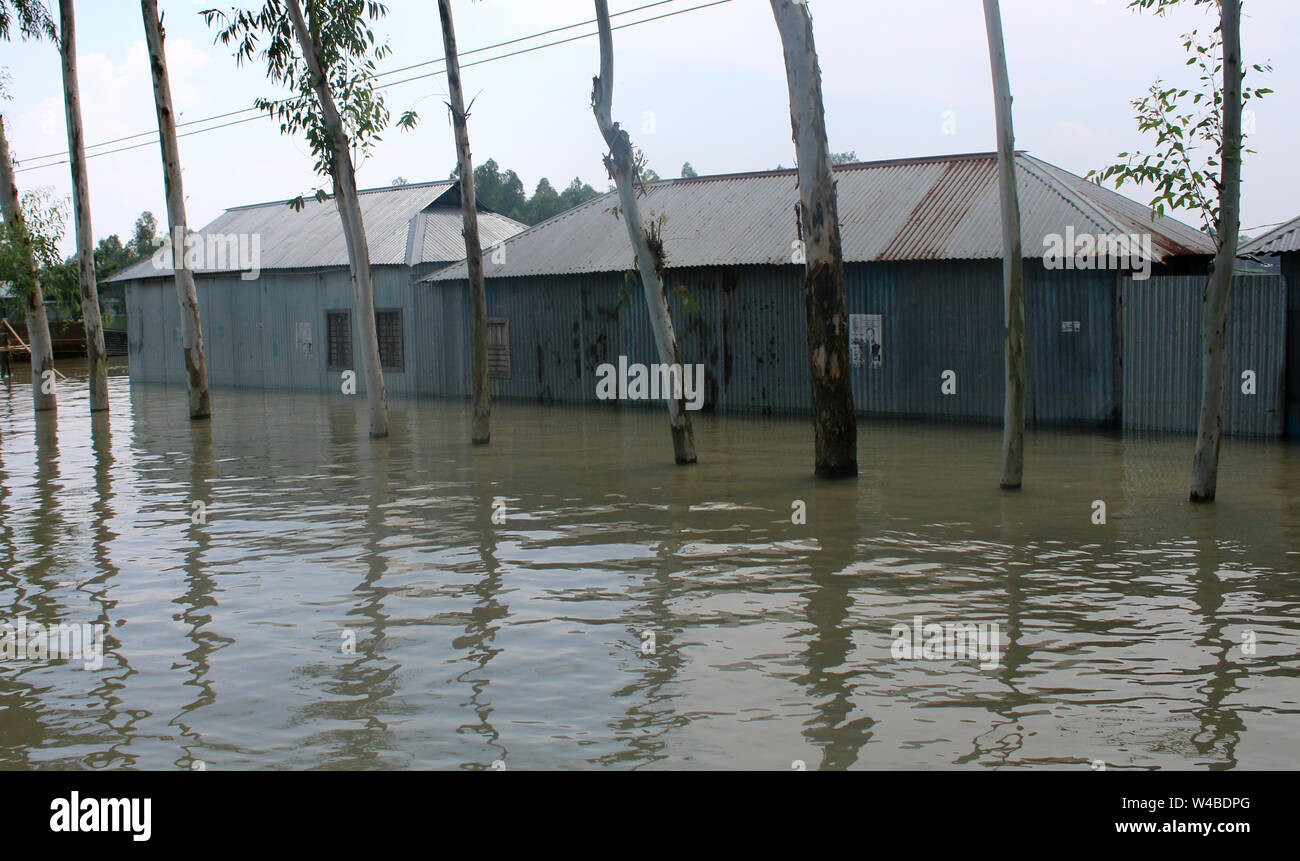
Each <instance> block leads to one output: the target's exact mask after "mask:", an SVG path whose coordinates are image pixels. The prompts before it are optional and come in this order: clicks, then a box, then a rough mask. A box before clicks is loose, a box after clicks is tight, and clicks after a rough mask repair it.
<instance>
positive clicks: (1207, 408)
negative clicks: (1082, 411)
mask: <svg viewBox="0 0 1300 861" xmlns="http://www.w3.org/2000/svg"><path fill="white" fill-rule="evenodd" d="M1219 15H1220V30H1221V33H1222V36H1223V137H1222V142H1221V150H1220V155H1219V163H1220V164H1221V165H1222V166H1223V174H1222V176H1221V180H1222V184H1221V185H1220V191H1219V223H1218V224H1217V225H1215V227H1216V229H1217V230H1218V234H1219V235H1218V237H1217V238H1218V241H1219V250H1218V253H1217V254H1215V256H1214V269H1213V270H1212V271H1211V273H1210V279H1209V283H1207V284H1206V287H1205V300H1204V304H1203V307H1202V319H1201V343H1202V365H1201V369H1202V378H1201V418H1200V422H1199V423H1198V425H1197V429H1196V450H1195V452H1194V453H1193V455H1192V486H1191V491H1190V492H1189V494H1188V497H1189V498H1190V499H1191V501H1192V502H1212V501H1213V500H1214V494H1215V490H1216V489H1217V487H1218V482H1219V440H1220V438H1221V437H1222V434H1223V389H1224V361H1225V358H1226V357H1225V354H1224V329H1225V327H1226V325H1227V317H1228V293H1229V291H1230V290H1231V288H1232V270H1233V267H1234V266H1235V265H1236V260H1237V234H1238V231H1239V230H1240V229H1241V220H1240V219H1241V214H1240V205H1241V0H1221V2H1220V4H1219Z"/></svg>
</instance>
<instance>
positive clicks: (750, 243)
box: [425, 153, 1278, 435]
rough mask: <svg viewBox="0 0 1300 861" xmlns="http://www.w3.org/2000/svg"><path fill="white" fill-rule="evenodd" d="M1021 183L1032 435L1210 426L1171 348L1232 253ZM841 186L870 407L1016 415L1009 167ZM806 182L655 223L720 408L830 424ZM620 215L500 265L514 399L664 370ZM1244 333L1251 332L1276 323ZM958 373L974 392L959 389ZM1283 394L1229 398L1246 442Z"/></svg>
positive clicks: (763, 188)
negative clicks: (1005, 255) (1007, 260)
mask: <svg viewBox="0 0 1300 861" xmlns="http://www.w3.org/2000/svg"><path fill="white" fill-rule="evenodd" d="M1016 169H1017V179H1018V186H1019V197H1020V214H1021V230H1022V236H1023V242H1022V246H1023V249H1024V253H1025V255H1026V260H1025V299H1026V313H1027V318H1028V319H1027V336H1026V341H1027V344H1026V347H1027V362H1028V420H1029V422H1030V423H1033V424H1038V425H1046V424H1067V425H1085V426H1105V427H1115V426H1121V425H1124V426H1129V427H1139V428H1147V429H1158V430H1190V429H1192V428H1194V422H1195V412H1196V408H1197V407H1198V405H1199V398H1200V388H1199V386H1200V365H1199V358H1197V357H1196V355H1193V357H1192V358H1191V359H1190V360H1188V362H1187V367H1186V368H1182V367H1179V368H1177V369H1175V368H1172V367H1170V365H1171V364H1172V362H1173V360H1172V359H1171V358H1170V357H1171V356H1174V355H1177V356H1179V357H1180V358H1179V359H1178V361H1182V358H1181V357H1182V354H1181V353H1178V352H1177V351H1175V350H1174V349H1173V348H1174V347H1179V348H1181V347H1182V346H1183V345H1184V344H1185V345H1186V346H1188V347H1190V348H1192V350H1193V352H1194V351H1195V347H1194V345H1193V343H1192V339H1199V333H1200V329H1199V323H1198V322H1195V321H1194V320H1193V315H1195V314H1199V308H1200V296H1201V290H1202V289H1203V287H1204V283H1205V273H1206V272H1207V268H1208V266H1209V263H1210V260H1211V255H1212V253H1213V251H1214V248H1213V245H1212V244H1211V243H1210V241H1209V240H1208V239H1207V237H1206V236H1205V235H1204V234H1203V233H1201V232H1200V231H1198V230H1195V229H1193V228H1191V227H1188V226H1187V225H1185V224H1183V223H1181V222H1179V221H1176V220H1174V219H1172V218H1168V217H1155V216H1154V215H1153V213H1152V212H1151V210H1150V209H1149V208H1147V207H1145V206H1142V205H1140V204H1138V203H1135V202H1134V201H1132V200H1130V199H1128V198H1126V197H1124V196H1122V195H1120V194H1117V193H1115V192H1113V191H1110V190H1108V189H1104V188H1101V187H1100V186H1098V185H1096V184H1094V183H1091V182H1087V181H1085V180H1084V179H1083V178H1081V177H1079V176H1077V175H1075V174H1072V173H1070V172H1068V171H1065V170H1063V169H1061V168H1058V167H1055V166H1054V165H1051V164H1048V163H1047V162H1044V161H1041V160H1039V159H1037V158H1034V157H1032V156H1030V155H1028V154H1025V153H1017V155H1016ZM835 175H836V180H837V186H838V197H839V215H840V220H841V232H842V240H843V253H844V259H845V263H846V265H845V288H846V294H847V305H848V312H849V316H850V339H851V342H852V345H853V353H852V364H853V367H852V370H851V374H852V385H853V393H854V403H855V405H856V407H857V409H858V410H859V412H861V413H863V414H866V415H873V416H882V415H884V416H899V417H951V418H957V419H965V420H974V421H989V422H995V421H1000V420H1001V416H1002V409H1003V387H1004V382H1003V380H1004V369H1003V345H1002V333H1003V326H1004V324H1003V286H1002V266H1001V256H1002V245H1001V232H1000V225H1001V210H1000V207H999V198H998V188H997V158H996V154H994V153H972V154H964V155H951V156H938V157H930V158H910V159H896V160H889V161H878V162H867V163H860V164H850V165H843V166H838V167H836V169H835ZM796 182H797V180H796V174H795V171H793V170H783V171H767V172H761V173H742V174H728V175H721V176H703V177H693V178H688V179H677V180H667V181H661V182H656V183H653V184H651V185H650V186H649V187H648V189H647V191H646V194H645V196H644V197H643V198H642V199H641V211H642V217H643V218H645V219H646V220H648V221H649V220H654V221H655V222H656V223H658V224H659V225H660V230H661V234H662V239H663V243H664V248H665V251H666V255H667V261H666V267H667V269H666V281H667V287H668V292H669V296H670V304H671V306H672V311H673V321H674V325H675V328H676V331H677V335H678V340H679V343H680V346H681V352H682V356H683V361H685V362H699V363H703V364H704V368H705V387H706V395H705V399H704V404H705V406H704V408H705V409H706V410H707V409H716V410H726V411H756V412H764V413H766V412H806V411H808V410H809V409H810V394H809V385H808V355H807V342H806V326H805V312H804V298H803V266H802V257H801V256H799V255H800V249H801V245H800V243H799V241H798V239H799V237H798V233H797V231H798V226H797V224H796V220H795V204H796V202H797V200H798V189H797V184H796ZM616 202H617V198H616V196H613V195H607V196H605V197H602V198H598V199H596V200H593V201H590V202H588V203H585V204H583V205H581V206H578V207H575V208H574V209H572V210H569V211H568V212H565V213H561V214H560V215H557V216H555V217H554V218H552V219H550V220H549V221H546V222H543V223H541V224H539V225H536V226H534V227H532V228H530V229H529V230H526V231H524V232H522V233H520V234H518V235H516V236H514V237H512V238H510V239H509V240H507V241H506V242H504V243H503V244H502V245H501V246H500V247H499V248H497V249H494V253H493V254H491V255H490V258H489V260H488V261H487V263H486V264H485V269H486V275H487V296H488V315H489V317H491V318H493V320H494V326H495V336H496V346H495V349H496V350H498V354H497V355H498V360H499V364H498V365H497V366H496V367H495V368H494V375H495V376H497V377H498V379H497V380H495V382H494V386H493V394H494V396H495V397H506V398H525V399H540V400H542V401H556V402H594V401H595V400H596V395H595V391H596V385H595V383H596V376H595V371H596V368H597V367H598V366H599V365H601V364H603V363H606V362H609V363H617V361H618V357H619V356H621V355H625V356H627V357H628V361H629V362H644V363H649V362H655V361H658V358H657V355H656V352H655V348H654V341H653V338H652V335H651V330H650V325H649V321H648V319H647V316H646V312H645V303H644V301H643V299H642V298H641V294H640V288H639V285H638V283H637V282H636V281H635V279H634V278H632V277H631V276H630V275H629V274H628V272H629V270H631V269H632V268H633V260H632V252H631V250H630V248H629V246H628V242H627V236H626V227H625V226H624V225H623V224H622V222H621V221H620V220H619V219H618V217H617V216H616V214H615V211H614V209H613V207H614V204H615V203H616ZM1125 237H1127V238H1128V239H1127V240H1125V239H1124V238H1125ZM1102 246H1107V248H1106V251H1105V253H1103V252H1102ZM1126 251H1131V252H1133V253H1132V254H1126V253H1125V252H1126ZM465 278H466V276H465V266H464V263H463V262H462V263H458V264H455V265H452V266H449V267H447V268H445V269H442V270H440V271H438V272H436V273H433V274H431V275H430V276H428V277H427V278H426V279H425V284H426V285H427V286H429V287H431V288H433V289H435V290H436V291H438V292H439V293H440V294H441V296H442V298H441V299H440V300H439V301H441V303H442V304H443V306H444V307H445V308H448V309H455V310H456V313H463V312H462V311H461V310H460V309H461V308H462V307H463V303H464V296H465V294H466V290H467V286H466V281H465ZM1245 292H1249V291H1245ZM1237 293H1238V297H1239V298H1240V296H1241V295H1243V291H1240V290H1239V291H1237ZM1197 319H1199V318H1197ZM1235 319H1236V320H1237V321H1238V322H1241V323H1242V324H1243V325H1244V326H1245V327H1246V328H1248V329H1251V331H1252V332H1253V330H1254V329H1255V328H1258V327H1259V326H1261V325H1262V324H1263V321H1261V320H1258V319H1255V318H1253V317H1251V315H1250V314H1249V313H1246V312H1243V313H1241V314H1238V315H1237V316H1236V318H1235ZM1243 321H1244V322H1243ZM1273 337H1275V335H1274V334H1272V333H1270V334H1268V335H1266V336H1265V337H1262V338H1261V337H1255V336H1254V335H1253V334H1252V335H1251V336H1250V337H1238V336H1237V335H1236V334H1233V333H1230V335H1229V345H1230V349H1234V348H1235V349H1237V350H1238V352H1241V351H1246V352H1247V353H1250V355H1249V356H1241V357H1239V358H1240V359H1241V361H1243V362H1249V363H1250V364H1249V367H1252V368H1260V369H1261V372H1264V371H1267V370H1268V369H1267V368H1266V367H1265V366H1266V365H1267V361H1266V358H1265V359H1257V358H1256V356H1255V355H1254V353H1251V352H1250V351H1252V350H1256V349H1257V348H1262V349H1263V352H1265V353H1267V352H1268V347H1267V345H1268V343H1269V341H1268V339H1269V338H1273ZM1171 339H1173V340H1172V341H1171ZM1197 342H1199V341H1197ZM461 361H464V359H461ZM949 371H951V372H952V374H951V375H949V374H947V373H946V372H949ZM453 379H454V377H453ZM945 379H949V380H951V381H952V383H953V386H949V387H948V388H949V390H951V389H952V388H953V387H954V386H955V391H953V392H951V393H945V391H944V387H943V381H944V380H945ZM466 386H467V383H464V382H461V383H459V386H454V387H452V388H448V389H445V390H442V391H438V392H436V393H437V394H444V395H451V396H456V395H464V394H465V393H466V392H467V391H468V389H467V387H466ZM1269 397H1273V395H1271V394H1270V395H1268V396H1267V397H1260V398H1257V399H1256V400H1254V401H1242V402H1241V403H1237V402H1232V403H1229V404H1228V405H1227V411H1226V416H1225V427H1226V428H1227V431H1228V432H1230V433H1233V432H1235V433H1258V434H1265V435H1267V434H1271V433H1276V431H1277V427H1276V426H1277V421H1276V419H1277V416H1278V413H1277V409H1276V408H1277V404H1276V403H1275V402H1274V401H1270V400H1268V398H1269ZM1266 401H1267V403H1265V402H1266ZM1261 407H1262V409H1261Z"/></svg>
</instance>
